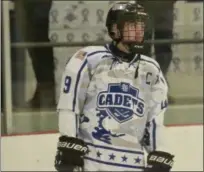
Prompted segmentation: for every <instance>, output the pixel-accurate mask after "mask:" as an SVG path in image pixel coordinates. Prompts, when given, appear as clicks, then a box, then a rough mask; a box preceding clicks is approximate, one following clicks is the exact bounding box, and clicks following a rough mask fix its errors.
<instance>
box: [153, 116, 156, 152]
mask: <svg viewBox="0 0 204 172" xmlns="http://www.w3.org/2000/svg"><path fill="white" fill-rule="evenodd" d="M152 124H153V129H152V147H153V150H156V122H155V119H153V120H152Z"/></svg>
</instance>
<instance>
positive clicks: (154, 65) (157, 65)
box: [140, 58, 161, 71]
mask: <svg viewBox="0 0 204 172" xmlns="http://www.w3.org/2000/svg"><path fill="white" fill-rule="evenodd" d="M140 60H141V61H145V62H148V63H151V64H153V65H154V66H155V67H156V68H157V69H158V70H159V71H160V70H161V69H160V67H159V66H158V65H156V63H154V62H152V61H149V60H146V59H142V58H141V59H140Z"/></svg>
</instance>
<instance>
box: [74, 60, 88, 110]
mask: <svg viewBox="0 0 204 172" xmlns="http://www.w3.org/2000/svg"><path fill="white" fill-rule="evenodd" d="M86 64H87V60H85V61H84V63H83V64H82V66H81V68H80V69H79V71H78V74H77V79H76V83H75V88H74V98H73V103H72V111H73V112H75V106H76V97H77V88H78V84H79V81H80V77H81V72H82V70H83V69H84V67H85V66H86Z"/></svg>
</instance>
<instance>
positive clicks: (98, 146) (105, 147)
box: [86, 143, 144, 155]
mask: <svg viewBox="0 0 204 172" xmlns="http://www.w3.org/2000/svg"><path fill="white" fill-rule="evenodd" d="M86 144H87V145H88V146H93V147H95V148H101V149H107V150H113V151H118V152H126V153H134V154H141V155H144V153H143V152H142V151H140V152H139V151H132V150H127V149H118V148H112V147H107V146H101V145H95V144H93V143H86Z"/></svg>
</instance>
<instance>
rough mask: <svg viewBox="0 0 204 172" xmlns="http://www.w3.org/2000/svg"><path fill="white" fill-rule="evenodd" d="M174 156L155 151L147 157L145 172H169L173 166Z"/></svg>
mask: <svg viewBox="0 0 204 172" xmlns="http://www.w3.org/2000/svg"><path fill="white" fill-rule="evenodd" d="M173 158H174V156H173V155H171V154H169V153H167V152H162V151H153V152H151V153H149V155H148V156H147V167H146V168H145V170H144V171H145V172H160V171H161V172H169V171H170V170H171V168H172V166H173V162H174V161H173Z"/></svg>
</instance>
